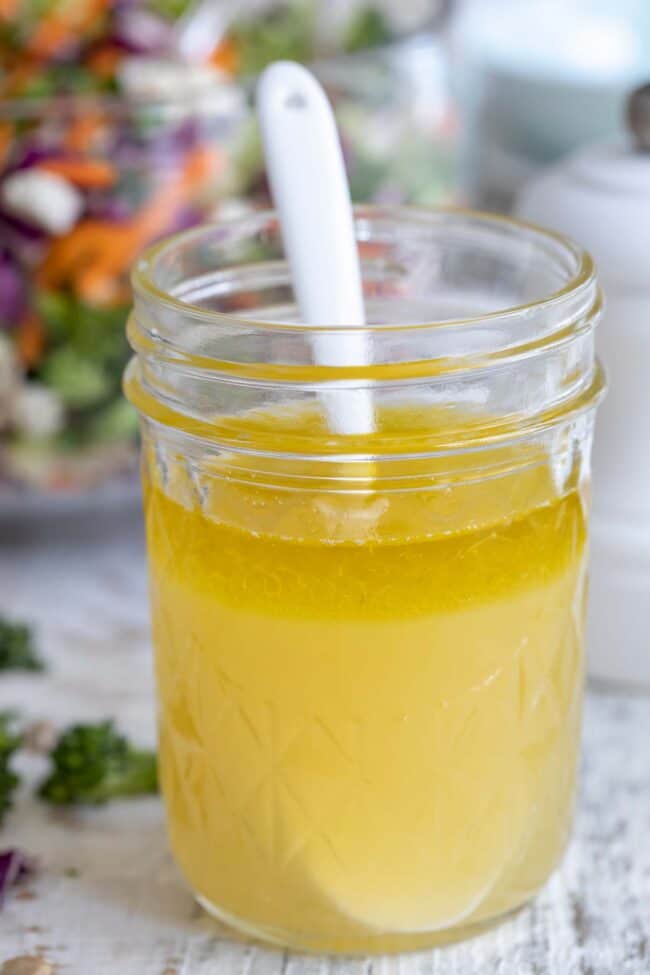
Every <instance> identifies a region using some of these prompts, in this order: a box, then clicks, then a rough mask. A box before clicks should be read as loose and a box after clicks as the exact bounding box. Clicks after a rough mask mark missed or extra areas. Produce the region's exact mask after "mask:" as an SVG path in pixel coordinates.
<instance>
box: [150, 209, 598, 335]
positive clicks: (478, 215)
mask: <svg viewBox="0 0 650 975" xmlns="http://www.w3.org/2000/svg"><path fill="white" fill-rule="evenodd" d="M354 215H355V219H363V218H364V217H367V218H368V219H388V220H390V219H393V220H395V221H399V220H400V219H404V218H409V219H410V220H412V221H416V222H422V223H423V224H424V225H427V224H429V225H431V226H433V225H434V224H435V223H436V222H438V221H439V220H440V219H441V218H443V217H452V218H453V217H457V218H458V219H459V220H460V219H472V220H475V221H477V222H479V223H481V224H482V225H484V226H485V227H487V228H489V227H495V228H499V227H514V228H519V229H520V230H522V231H525V232H528V233H530V234H533V235H535V237H536V238H537V239H538V241H547V242H549V243H552V244H553V245H554V246H556V247H559V248H560V249H561V250H562V251H563V253H564V255H565V256H568V257H570V258H571V259H572V260H573V262H574V269H573V271H572V273H571V274H570V277H569V279H568V280H567V281H566V282H565V283H564V284H563V286H562V287H561V288H558V289H556V290H555V291H552V292H550V293H549V294H548V295H543V296H542V297H540V298H536V299H534V300H532V301H529V302H526V303H523V304H519V305H512V306H509V307H504V308H498V309H495V310H493V311H484V312H480V313H479V314H474V315H463V316H462V317H460V318H445V319H440V320H437V321H436V320H434V321H423V322H406V323H399V324H395V323H392V322H391V323H389V324H381V323H379V324H365V325H363V326H359V325H336V326H332V325H309V324H307V323H305V322H278V321H269V320H263V319H255V318H249V317H248V316H242V315H237V314H236V313H233V312H230V311H229V312H220V311H215V310H213V309H207V308H204V307H202V306H201V305H198V304H194V303H192V302H190V301H186V300H183V299H182V298H178V297H176V296H175V295H173V294H170V293H169V292H168V291H165V290H164V289H163V288H161V287H159V286H158V285H157V284H156V282H155V280H154V274H155V269H156V265H157V263H158V261H159V260H160V259H161V258H163V257H166V256H168V255H169V253H170V252H172V251H173V250H174V249H175V248H178V247H180V246H182V245H183V244H189V243H198V242H199V241H200V239H201V237H204V236H205V237H208V236H209V235H210V234H213V233H216V232H218V231H219V229H220V228H226V229H232V230H236V229H237V228H238V227H240V228H242V229H244V228H246V227H247V226H249V225H251V226H252V225H254V223H255V222H259V223H260V224H262V223H264V222H265V221H270V220H277V219H278V216H277V212H276V211H275V210H273V209H267V210H255V211H252V212H251V213H249V214H246V215H244V216H237V217H233V218H230V219H225V220H215V221H212V222H210V223H205V224H202V225H201V226H199V227H194V228H192V229H190V230H184V231H180V232H179V233H177V234H173V235H172V236H170V237H167V238H165V239H164V240H161V241H158V243H156V244H153V245H152V246H151V247H149V248H147V249H146V250H145V251H144V252H143V253H142V254H141V255H140V257H139V258H138V260H137V262H136V264H135V267H134V270H133V271H132V274H131V282H132V285H133V290H134V292H135V294H136V295H140V296H141V297H142V298H144V299H149V300H153V301H155V302H156V303H157V304H160V305H163V306H164V307H166V308H167V309H169V310H170V311H174V312H177V313H181V314H184V315H186V316H189V317H191V318H192V319H193V320H195V321H197V322H199V321H200V322H201V323H203V324H207V323H209V322H212V323H213V324H215V325H218V324H225V323H227V324H228V325H229V326H230V327H231V328H232V327H233V326H236V325H241V326H242V327H245V328H246V329H249V330H250V329H251V328H252V329H255V330H259V331H260V332H268V331H274V332H275V331H284V330H286V331H287V332H293V333H295V332H304V331H306V330H309V334H311V333H312V332H313V333H319V332H330V331H331V330H332V329H333V328H334V327H335V328H336V331H337V333H341V334H345V333H348V334H350V333H353V334H358V333H359V332H368V333H372V332H382V333H385V332H400V333H401V332H412V331H417V330H424V329H437V328H440V329H442V328H459V327H461V326H463V325H468V326H471V325H477V324H479V323H481V322H483V323H489V322H490V321H494V320H497V319H499V320H503V319H508V318H514V317H518V316H521V315H524V314H526V313H528V314H530V313H531V312H537V311H539V312H544V311H546V310H548V309H550V308H552V307H553V306H554V305H556V304H558V303H560V302H562V300H563V299H565V298H567V297H568V296H570V295H575V294H576V293H577V292H579V291H580V290H582V289H584V288H589V287H593V286H594V285H595V279H596V272H595V267H594V262H593V260H592V258H591V256H590V255H589V253H588V252H587V251H585V250H584V249H583V248H582V247H580V246H579V245H578V244H576V243H575V242H574V241H573V240H571V239H570V238H568V237H566V236H564V235H563V234H559V233H556V232H555V231H552V230H549V229H547V228H545V227H540V226H539V225H538V224H534V223H531V222H529V221H525V220H520V219H518V218H514V217H511V216H502V215H501V214H496V213H490V212H488V211H482V210H473V209H470V208H465V207H454V206H440V207H435V208H434V207H423V206H416V205H399V206H386V205H382V204H360V205H356V206H355V207H354Z"/></svg>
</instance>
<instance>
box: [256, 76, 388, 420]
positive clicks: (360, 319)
mask: <svg viewBox="0 0 650 975" xmlns="http://www.w3.org/2000/svg"><path fill="white" fill-rule="evenodd" d="M257 112H258V116H259V121H260V126H261V131H262V141H263V144H264V153H265V156H266V165H267V171H268V176H269V182H270V186H271V192H272V195H273V199H274V201H275V206H276V209H277V211H278V215H279V218H280V223H281V228H282V239H283V241H284V248H285V252H286V255H287V259H288V261H289V267H290V270H291V277H292V281H293V289H294V293H295V296H296V301H297V303H298V309H299V312H300V318H301V321H303V322H304V323H305V324H307V325H320V326H330V328H331V329H336V328H337V327H340V326H351V327H354V326H357V327H363V326H364V325H365V316H364V307H363V291H362V286H361V272H360V268H359V255H358V251H357V243H356V237H355V232H354V218H353V215H352V206H351V203H350V192H349V189H348V184H347V179H346V175H345V167H344V164H343V154H342V152H341V144H340V141H339V137H338V132H337V129H336V123H335V121H334V114H333V112H332V108H331V106H330V103H329V101H328V100H327V96H326V95H325V92H324V91H323V89H322V88H321V86H320V84H319V83H318V81H316V79H315V78H314V76H313V75H312V74H311V73H310V72H309V71H307V69H306V68H304V67H303V66H302V65H300V64H294V63H293V62H291V61H277V62H276V63H275V64H272V65H271V66H270V67H268V68H267V69H266V70H265V71H264V73H263V74H262V76H261V78H260V81H259V83H258V86H257ZM312 347H313V352H314V359H315V361H316V363H317V364H319V365H327V366H345V365H364V364H366V363H367V362H368V361H369V350H368V345H367V339H366V336H365V335H364V334H363V333H362V332H361V333H359V332H357V333H355V332H347V331H345V332H342V333H341V334H340V335H334V334H332V332H331V331H330V332H329V333H322V332H315V333H314V335H313V337H312ZM353 387H354V383H353ZM322 399H323V404H324V406H325V411H326V414H327V417H328V422H329V424H330V426H331V428H332V429H333V430H334V431H335V432H337V433H344V434H355V433H367V432H369V431H372V429H373V426H374V417H373V403H372V396H371V393H370V390H369V389H367V388H365V389H364V388H350V382H349V381H340V382H337V383H332V384H331V385H330V386H329V388H328V389H326V390H325V391H324V392H323V395H322Z"/></svg>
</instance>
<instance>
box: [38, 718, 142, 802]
mask: <svg viewBox="0 0 650 975" xmlns="http://www.w3.org/2000/svg"><path fill="white" fill-rule="evenodd" d="M50 760H51V762H52V772H51V774H50V775H49V776H48V778H47V779H45V781H44V782H43V783H42V785H41V787H40V789H39V795H40V796H42V797H43V798H44V799H47V801H48V802H52V803H54V804H56V805H70V804H72V803H86V804H100V803H104V802H109V801H110V800H111V799H117V798H119V797H121V796H138V795H145V794H147V793H152V792H157V791H158V775H157V769H156V755H155V753H154V752H150V751H140V750H138V749H135V748H133V747H132V746H131V744H130V743H129V741H128V740H127V739H126V738H125V737H124V736H123V735H121V734H119V732H118V731H117V729H116V728H115V726H114V724H113V722H112V721H103V722H101V723H99V724H77V725H73V727H71V728H69V729H68V730H67V731H65V732H64V733H63V734H62V735H61V737H60V738H59V740H58V742H57V744H56V746H55V747H54V750H53V751H52V753H51V755H50Z"/></svg>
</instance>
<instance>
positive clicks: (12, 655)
mask: <svg viewBox="0 0 650 975" xmlns="http://www.w3.org/2000/svg"><path fill="white" fill-rule="evenodd" d="M43 669H44V665H43V661H42V660H41V658H40V657H39V656H38V654H37V653H36V649H35V647H34V634H33V631H32V629H31V628H30V627H29V626H27V625H26V624H25V623H13V622H11V621H10V620H8V619H4V618H2V617H0V671H2V670H43Z"/></svg>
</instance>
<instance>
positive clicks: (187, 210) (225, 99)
mask: <svg viewBox="0 0 650 975" xmlns="http://www.w3.org/2000/svg"><path fill="white" fill-rule="evenodd" d="M325 6H326V11H325ZM190 7H191V4H190V3H189V0H78V2H77V3H75V4H71V5H61V4H60V3H56V0H38V2H36V0H26V2H25V3H23V4H18V5H15V9H14V7H12V5H11V4H10V5H9V6H8V7H7V9H6V10H4V9H3V8H2V7H0V514H3V513H4V514H7V513H10V515H11V516H12V517H13V515H14V513H15V512H16V511H20V510H21V509H22V510H24V511H26V512H27V513H31V512H32V511H34V510H38V509H40V508H43V507H44V508H46V509H47V510H61V511H62V510H69V509H71V508H72V509H74V505H75V504H77V503H82V502H83V504H84V505H87V504H88V503H90V504H91V505H96V503H97V499H98V498H100V499H101V498H106V499H109V503H110V499H118V501H117V503H118V504H120V505H121V504H122V503H123V501H124V497H125V491H126V494H127V495H128V494H129V492H131V493H132V494H133V495H135V494H136V488H135V483H136V479H135V477H134V476H133V472H134V468H135V466H136V463H137V461H136V451H135V441H136V421H135V415H134V411H133V410H132V409H131V407H130V406H129V405H128V404H127V403H126V402H125V400H124V399H123V397H122V393H121V386H120V380H121V374H122V370H123V368H124V365H125V362H126V359H127V345H126V339H125V337H124V334H125V333H124V325H125V319H126V315H127V311H128V308H129V305H130V301H131V296H130V291H129V283H128V278H129V272H130V270H131V267H132V265H133V263H134V260H135V258H136V257H137V255H138V254H139V253H140V252H141V251H142V249H143V248H144V247H145V246H146V245H148V244H150V243H151V242H152V241H154V240H156V239H157V238H159V237H162V236H165V235H168V234H170V233H173V232H174V231H177V230H181V229H184V228H187V227H189V226H192V225H194V224H198V223H201V222H204V221H206V220H210V219H212V218H213V217H214V216H215V215H218V216H219V217H220V218H221V219H223V218H224V217H226V216H227V215H228V208H229V207H230V211H231V212H239V211H240V210H241V209H242V208H243V207H244V208H248V207H255V206H258V205H266V204H267V203H268V191H267V187H266V180H265V177H264V167H263V161H262V155H261V150H260V146H259V141H258V137H257V127H256V124H255V120H254V115H253V110H252V92H253V89H254V80H255V77H256V75H257V74H259V72H260V71H261V70H262V69H263V67H264V66H265V65H266V64H267V63H268V62H269V61H271V60H274V59H276V58H281V57H285V58H294V59H296V60H301V61H305V62H308V63H309V64H311V65H312V66H313V68H314V70H315V71H316V73H317V74H318V75H319V76H320V78H321V80H322V81H323V83H324V84H325V86H326V88H327V90H328V93H329V95H330V97H331V99H332V101H333V104H334V108H335V112H336V115H337V120H338V124H339V127H340V130H341V134H342V140H343V144H344V149H345V154H346V161H347V165H348V171H349V176H350V183H351V188H352V194H353V196H354V198H355V200H357V201H373V200H374V201H381V202H390V203H393V202H415V203H425V204H426V203H437V202H441V201H443V202H444V201H445V199H447V198H448V196H449V193H450V187H451V183H452V172H453V167H452V159H453V153H452V142H451V139H450V135H451V130H452V128H453V118H452V115H451V113H450V110H449V103H448V100H447V98H446V95H445V91H446V88H445V84H444V62H443V59H442V55H441V51H440V47H439V45H438V42H437V40H436V38H435V35H434V33H433V32H432V30H431V28H432V27H434V26H435V21H436V18H437V15H439V14H440V8H441V7H442V4H433V5H432V4H431V3H429V2H426V3H419V4H418V3H415V4H414V5H409V11H408V12H407V13H406V14H405V13H400V12H399V10H397V5H395V4H390V3H386V2H385V0H377V2H375V3H370V4H368V3H348V2H346V3H343V2H338V0H336V2H333V3H331V4H327V5H320V4H316V3H314V2H312V0H297V2H296V0H294V2H288V3H287V2H280V3H278V2H271V3H264V4H260V3H250V4H246V5H240V6H237V7H236V10H237V13H236V15H235V17H234V18H233V19H232V20H231V21H230V22H229V24H228V26H227V29H226V30H225V31H224V33H223V34H222V36H221V38H220V40H219V42H218V43H217V44H216V46H215V47H214V49H213V50H212V51H211V52H210V53H209V54H208V55H207V57H205V58H204V59H203V60H201V61H195V62H192V63H181V62H180V61H179V60H178V57H177V56H176V55H175V53H174V49H173V37H174V35H173V23H174V20H175V19H176V18H178V17H180V18H182V17H183V16H184V15H186V14H187V12H188V10H189V9H190ZM396 10H397V13H396ZM12 11H13V12H12ZM71 11H72V13H70V12H71ZM66 17H67V18H68V20H66ZM91 496H92V497H91Z"/></svg>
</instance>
